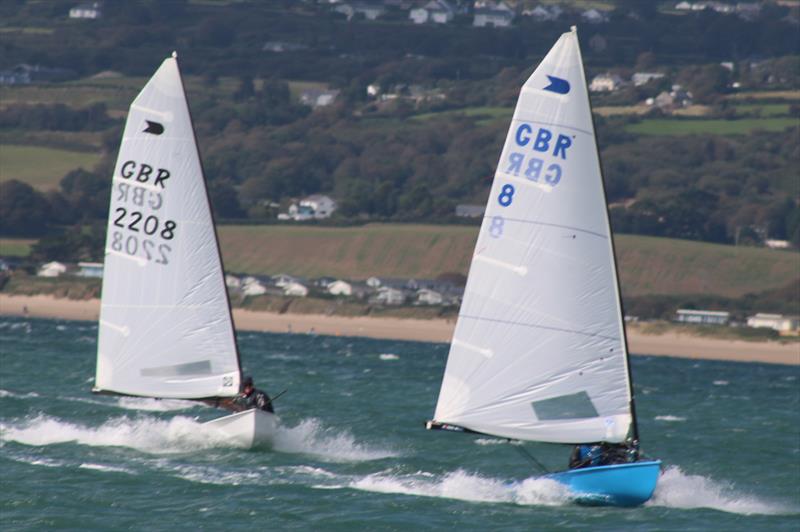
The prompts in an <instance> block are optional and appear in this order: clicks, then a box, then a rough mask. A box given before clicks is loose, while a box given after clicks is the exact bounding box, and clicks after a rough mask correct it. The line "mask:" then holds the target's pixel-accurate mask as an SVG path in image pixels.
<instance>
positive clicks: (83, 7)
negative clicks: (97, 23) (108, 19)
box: [69, 2, 103, 20]
mask: <svg viewBox="0 0 800 532" xmlns="http://www.w3.org/2000/svg"><path fill="white" fill-rule="evenodd" d="M102 16H103V10H102V5H101V4H100V2H93V3H91V4H80V5H77V6H75V7H73V8H72V9H70V10H69V18H87V19H91V20H94V19H98V18H101V17H102Z"/></svg>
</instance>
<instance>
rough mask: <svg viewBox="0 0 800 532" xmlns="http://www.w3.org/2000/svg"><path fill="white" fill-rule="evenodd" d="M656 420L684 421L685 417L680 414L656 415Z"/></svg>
mask: <svg viewBox="0 0 800 532" xmlns="http://www.w3.org/2000/svg"><path fill="white" fill-rule="evenodd" d="M655 419H656V421H686V418H685V417H680V416H656V418H655Z"/></svg>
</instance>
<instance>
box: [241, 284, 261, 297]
mask: <svg viewBox="0 0 800 532" xmlns="http://www.w3.org/2000/svg"><path fill="white" fill-rule="evenodd" d="M266 293H267V287H266V286H264V285H263V284H261V283H260V282H259V281H256V282H254V283H250V284H246V285H244V287H243V288H242V294H244V295H245V296H262V295H264V294H266Z"/></svg>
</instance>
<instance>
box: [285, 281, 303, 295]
mask: <svg viewBox="0 0 800 532" xmlns="http://www.w3.org/2000/svg"><path fill="white" fill-rule="evenodd" d="M283 295H286V296H292V297H306V296H307V295H308V288H306V287H305V286H303V285H302V284H300V283H298V282H292V283H288V284H286V285H284V287H283Z"/></svg>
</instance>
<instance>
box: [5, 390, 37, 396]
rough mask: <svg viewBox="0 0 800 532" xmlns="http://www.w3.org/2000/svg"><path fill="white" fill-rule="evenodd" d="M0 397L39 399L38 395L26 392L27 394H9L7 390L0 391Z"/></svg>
mask: <svg viewBox="0 0 800 532" xmlns="http://www.w3.org/2000/svg"><path fill="white" fill-rule="evenodd" d="M0 397H23V398H26V397H39V394H38V393H36V392H28V393H16V392H11V391H9V390H0Z"/></svg>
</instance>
